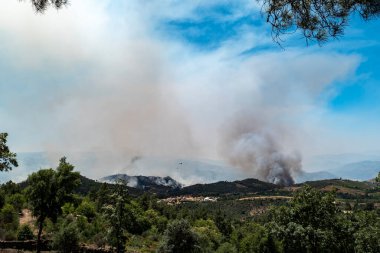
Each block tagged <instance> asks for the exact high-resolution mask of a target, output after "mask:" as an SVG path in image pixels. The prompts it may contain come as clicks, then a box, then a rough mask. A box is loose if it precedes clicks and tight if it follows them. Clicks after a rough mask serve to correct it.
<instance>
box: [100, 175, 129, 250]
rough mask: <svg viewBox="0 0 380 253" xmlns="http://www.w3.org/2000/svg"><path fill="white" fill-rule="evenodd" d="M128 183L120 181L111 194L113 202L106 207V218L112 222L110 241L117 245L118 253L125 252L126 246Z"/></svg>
mask: <svg viewBox="0 0 380 253" xmlns="http://www.w3.org/2000/svg"><path fill="white" fill-rule="evenodd" d="M126 186H127V183H126V182H125V181H119V182H118V183H117V185H116V187H115V188H114V189H113V193H112V194H111V196H110V200H111V202H112V204H110V205H107V206H106V207H105V215H106V216H105V218H106V219H107V220H108V222H109V224H110V228H111V229H110V231H109V235H108V236H109V241H110V244H111V245H112V246H114V247H116V252H117V253H122V252H124V248H125V241H126V237H125V233H126V231H127V216H126V213H127V210H126V204H127V203H128V191H127V187H126Z"/></svg>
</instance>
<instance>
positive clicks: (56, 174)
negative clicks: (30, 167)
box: [26, 157, 80, 250]
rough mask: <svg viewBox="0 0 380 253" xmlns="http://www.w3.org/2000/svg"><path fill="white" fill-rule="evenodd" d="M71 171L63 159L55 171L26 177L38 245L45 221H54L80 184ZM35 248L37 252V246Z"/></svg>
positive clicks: (44, 171)
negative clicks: (35, 221) (36, 224)
mask: <svg viewBox="0 0 380 253" xmlns="http://www.w3.org/2000/svg"><path fill="white" fill-rule="evenodd" d="M73 170H74V166H73V165H71V164H69V163H68V162H67V161H66V158H65V157H63V158H61V160H60V162H59V165H58V167H57V170H53V169H44V170H39V171H38V172H35V173H33V174H31V175H30V176H29V177H28V180H27V183H28V188H27V191H26V192H27V198H28V200H29V202H30V204H31V207H32V212H33V215H34V216H36V217H37V223H38V226H39V228H38V236H37V237H38V244H39V243H40V240H41V233H42V228H43V223H44V221H45V219H46V218H50V219H51V220H52V221H56V220H57V217H58V215H59V214H61V213H62V209H61V207H62V206H63V205H64V204H65V202H67V201H69V200H70V198H71V196H72V195H71V194H72V192H73V190H74V188H75V187H77V186H78V185H79V184H80V175H79V173H78V172H73ZM37 248H38V250H39V247H38V246H37Z"/></svg>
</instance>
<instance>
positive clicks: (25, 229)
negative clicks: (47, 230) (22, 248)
mask: <svg viewBox="0 0 380 253" xmlns="http://www.w3.org/2000/svg"><path fill="white" fill-rule="evenodd" d="M32 239H34V234H33V231H32V229H31V228H30V227H29V225H22V226H21V227H20V228H19V230H18V233H17V240H20V241H26V240H32Z"/></svg>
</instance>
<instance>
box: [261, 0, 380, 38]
mask: <svg viewBox="0 0 380 253" xmlns="http://www.w3.org/2000/svg"><path fill="white" fill-rule="evenodd" d="M258 1H259V2H262V3H263V13H264V14H265V16H266V22H268V23H269V24H271V26H272V36H273V39H274V40H275V41H276V42H277V43H280V42H281V35H283V34H286V33H289V32H292V31H296V30H301V32H302V35H303V36H304V37H305V39H306V42H309V41H317V42H318V43H321V42H325V41H327V40H328V39H329V38H336V37H338V36H341V35H343V33H344V28H345V27H346V26H347V25H348V24H349V21H350V20H349V18H350V15H351V14H354V13H358V14H359V15H360V16H361V17H362V18H363V19H364V20H368V19H370V18H374V17H377V16H378V15H379V14H380V2H379V1H373V0H296V1H294V0H258Z"/></svg>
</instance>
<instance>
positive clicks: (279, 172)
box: [223, 116, 302, 186]
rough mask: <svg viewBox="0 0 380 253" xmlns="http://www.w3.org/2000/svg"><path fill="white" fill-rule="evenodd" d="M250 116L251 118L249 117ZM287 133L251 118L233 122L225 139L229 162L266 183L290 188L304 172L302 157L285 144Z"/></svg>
mask: <svg viewBox="0 0 380 253" xmlns="http://www.w3.org/2000/svg"><path fill="white" fill-rule="evenodd" d="M246 117H247V116H246ZM286 137H287V136H286V131H285V129H281V128H278V127H273V126H271V125H267V124H265V123H262V122H258V121H256V120H252V119H249V117H247V118H243V119H242V118H241V119H237V120H235V121H233V124H232V125H231V126H230V131H229V132H228V134H227V135H226V139H225V140H224V150H223V153H224V155H225V157H227V161H228V162H229V163H230V164H231V165H233V166H235V167H238V168H240V169H243V170H245V171H246V172H247V173H248V174H249V175H252V176H253V177H255V178H258V179H260V180H264V181H266V182H270V183H274V184H278V185H284V186H288V185H291V184H293V183H294V179H293V177H294V176H295V175H296V174H298V173H300V172H301V170H302V163H301V162H302V161H301V156H300V155H299V154H298V153H297V152H289V151H288V150H286V147H284V145H283V143H284V141H285V140H286Z"/></svg>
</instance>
